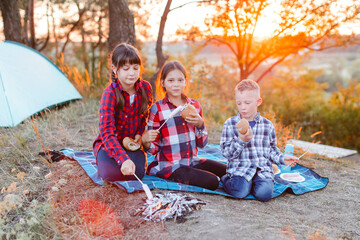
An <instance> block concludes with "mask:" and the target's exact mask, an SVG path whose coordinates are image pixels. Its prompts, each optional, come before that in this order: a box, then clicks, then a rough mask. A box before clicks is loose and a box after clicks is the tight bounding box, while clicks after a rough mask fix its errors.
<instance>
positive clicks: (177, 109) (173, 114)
mask: <svg viewBox="0 0 360 240" xmlns="http://www.w3.org/2000/svg"><path fill="white" fill-rule="evenodd" d="M185 106H186V104H185V105H184V106H183V105H180V106H178V107H177V108H176V109H175V110H174V111H172V112H171V114H170V116H169V117H168V118H167V119H166V120H165V122H164V123H163V124H161V126H160V127H159V128H158V129H156V130H158V131H160V129H161V128H162V127H163V126H164V124H165V123H166V122H167V120H169V119H170V118H172V117H174V116H175V114H177V113H178V112H180V111H182V110H183V109H184V108H185Z"/></svg>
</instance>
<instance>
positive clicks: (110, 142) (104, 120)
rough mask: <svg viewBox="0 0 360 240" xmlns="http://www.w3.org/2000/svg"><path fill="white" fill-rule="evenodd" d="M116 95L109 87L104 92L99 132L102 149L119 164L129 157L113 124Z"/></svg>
mask: <svg viewBox="0 0 360 240" xmlns="http://www.w3.org/2000/svg"><path fill="white" fill-rule="evenodd" d="M115 106H116V95H115V92H114V91H111V90H110V88H108V89H107V91H105V92H104V94H103V96H102V98H101V102H100V121H99V132H100V136H101V138H102V143H103V149H104V151H106V152H107V153H108V154H109V156H110V157H111V158H114V159H115V160H116V162H117V163H118V164H119V165H120V164H121V163H123V162H125V161H126V160H128V159H130V158H129V156H128V155H127V154H126V152H125V150H124V149H123V148H122V146H121V145H120V143H119V140H118V138H117V134H116V126H115V116H114V112H115Z"/></svg>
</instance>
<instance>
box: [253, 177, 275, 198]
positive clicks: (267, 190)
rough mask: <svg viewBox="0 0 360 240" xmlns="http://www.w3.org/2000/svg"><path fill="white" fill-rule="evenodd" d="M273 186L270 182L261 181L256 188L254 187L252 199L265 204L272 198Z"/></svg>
mask: <svg viewBox="0 0 360 240" xmlns="http://www.w3.org/2000/svg"><path fill="white" fill-rule="evenodd" d="M273 192H274V184H273V182H272V181H263V182H261V183H257V186H255V187H254V192H253V194H254V197H255V198H256V199H257V200H259V201H261V202H267V201H269V200H270V199H272V198H273Z"/></svg>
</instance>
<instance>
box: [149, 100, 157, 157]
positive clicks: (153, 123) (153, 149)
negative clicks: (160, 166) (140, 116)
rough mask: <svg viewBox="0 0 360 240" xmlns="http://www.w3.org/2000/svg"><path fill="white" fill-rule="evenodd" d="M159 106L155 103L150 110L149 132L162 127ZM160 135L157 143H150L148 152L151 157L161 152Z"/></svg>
mask: <svg viewBox="0 0 360 240" xmlns="http://www.w3.org/2000/svg"><path fill="white" fill-rule="evenodd" d="M158 107H159V105H158V104H157V103H155V104H154V105H153V106H152V107H151V108H150V113H149V120H148V128H149V130H153V129H158V128H159V127H160V120H159V115H158V113H159V108H158ZM159 137H160V136H159V135H158V136H157V138H156V139H155V141H153V142H151V143H150V148H149V150H148V152H149V153H150V154H151V155H155V154H156V153H158V152H159Z"/></svg>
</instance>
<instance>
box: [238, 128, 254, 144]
mask: <svg viewBox="0 0 360 240" xmlns="http://www.w3.org/2000/svg"><path fill="white" fill-rule="evenodd" d="M239 138H240V139H241V140H242V141H244V142H248V141H250V140H251V139H252V138H253V131H252V129H251V127H249V128H248V130H247V131H246V133H245V134H241V133H240V132H239Z"/></svg>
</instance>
